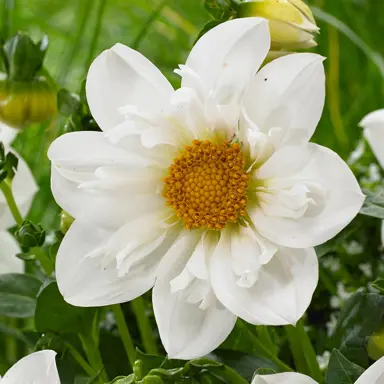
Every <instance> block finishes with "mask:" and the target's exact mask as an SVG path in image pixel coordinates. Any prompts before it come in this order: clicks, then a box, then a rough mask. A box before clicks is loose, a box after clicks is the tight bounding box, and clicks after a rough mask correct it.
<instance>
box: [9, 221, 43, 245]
mask: <svg viewBox="0 0 384 384" xmlns="http://www.w3.org/2000/svg"><path fill="white" fill-rule="evenodd" d="M15 238H16V239H17V241H18V242H19V243H20V245H21V246H22V247H25V248H33V247H41V246H42V245H43V244H44V241H45V231H44V229H43V228H42V227H41V226H40V225H38V224H35V223H32V222H31V221H29V220H24V222H23V224H22V225H21V227H20V228H19V229H18V230H17V231H16V232H15Z"/></svg>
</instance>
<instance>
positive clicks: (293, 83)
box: [243, 53, 325, 145]
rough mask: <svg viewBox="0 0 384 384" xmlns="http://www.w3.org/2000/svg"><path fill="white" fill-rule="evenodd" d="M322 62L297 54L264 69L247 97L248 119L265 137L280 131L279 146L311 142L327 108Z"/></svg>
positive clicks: (321, 60)
mask: <svg viewBox="0 0 384 384" xmlns="http://www.w3.org/2000/svg"><path fill="white" fill-rule="evenodd" d="M323 60H324V58H323V57H321V56H319V55H315V54H312V53H298V54H292V55H288V56H284V57H281V58H279V59H277V60H274V61H272V62H271V63H269V64H267V65H266V66H265V67H263V68H262V69H261V70H260V72H259V73H258V74H257V75H256V76H255V78H254V79H253V81H252V83H251V85H250V87H249V89H248V91H247V93H246V95H245V97H244V107H243V111H244V114H245V117H246V119H247V120H248V121H249V122H252V124H253V125H254V126H256V127H257V128H258V129H259V130H260V131H261V132H264V133H269V132H270V130H271V129H273V128H281V129H282V131H283V132H282V133H281V134H280V136H281V138H280V140H279V141H280V143H279V145H281V144H283V143H289V144H298V142H299V141H308V140H309V139H310V138H311V136H312V135H313V133H314V132H315V129H316V126H317V124H318V122H319V120H320V117H321V114H322V111H323V107H324V101H325V75H324V67H323V63H322V62H323ZM244 124H245V127H249V123H247V122H245V123H244Z"/></svg>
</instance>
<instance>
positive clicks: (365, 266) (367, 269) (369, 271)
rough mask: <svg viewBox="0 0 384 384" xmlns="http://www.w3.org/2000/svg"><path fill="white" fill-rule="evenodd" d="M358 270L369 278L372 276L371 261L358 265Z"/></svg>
mask: <svg viewBox="0 0 384 384" xmlns="http://www.w3.org/2000/svg"><path fill="white" fill-rule="evenodd" d="M359 269H360V271H362V272H363V273H364V275H365V277H367V278H368V279H371V278H372V276H373V273H372V264H371V263H363V264H360V265H359Z"/></svg>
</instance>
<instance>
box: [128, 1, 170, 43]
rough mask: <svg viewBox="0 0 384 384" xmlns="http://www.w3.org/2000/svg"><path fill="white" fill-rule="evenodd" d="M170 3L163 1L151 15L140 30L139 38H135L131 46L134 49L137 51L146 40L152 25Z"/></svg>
mask: <svg viewBox="0 0 384 384" xmlns="http://www.w3.org/2000/svg"><path fill="white" fill-rule="evenodd" d="M167 3H168V0H163V1H161V2H160V3H159V4H158V5H157V7H156V8H155V9H154V10H153V12H152V13H151V14H150V15H149V17H148V19H147V21H145V22H144V24H143V26H142V28H141V29H140V31H139V33H138V34H137V36H136V37H135V38H134V40H133V41H132V43H131V44H130V46H131V48H132V49H137V48H138V47H139V45H140V43H141V41H142V40H143V39H144V37H145V35H146V34H147V32H148V30H149V28H150V27H151V25H152V23H153V22H154V21H155V20H156V19H157V18H158V16H159V15H160V13H161V11H162V10H163V8H164V7H165V5H166V4H167Z"/></svg>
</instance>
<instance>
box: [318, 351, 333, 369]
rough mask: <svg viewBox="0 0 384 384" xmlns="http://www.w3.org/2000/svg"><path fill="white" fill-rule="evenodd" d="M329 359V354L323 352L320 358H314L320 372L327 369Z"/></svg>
mask: <svg viewBox="0 0 384 384" xmlns="http://www.w3.org/2000/svg"><path fill="white" fill-rule="evenodd" d="M330 357H331V352H329V351H324V353H323V354H322V355H321V356H316V360H317V362H318V363H319V367H320V369H321V370H325V369H327V367H328V364H329V359H330Z"/></svg>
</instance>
